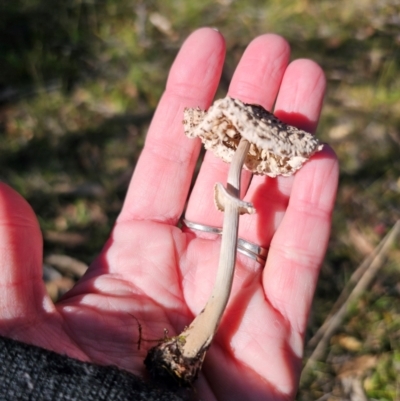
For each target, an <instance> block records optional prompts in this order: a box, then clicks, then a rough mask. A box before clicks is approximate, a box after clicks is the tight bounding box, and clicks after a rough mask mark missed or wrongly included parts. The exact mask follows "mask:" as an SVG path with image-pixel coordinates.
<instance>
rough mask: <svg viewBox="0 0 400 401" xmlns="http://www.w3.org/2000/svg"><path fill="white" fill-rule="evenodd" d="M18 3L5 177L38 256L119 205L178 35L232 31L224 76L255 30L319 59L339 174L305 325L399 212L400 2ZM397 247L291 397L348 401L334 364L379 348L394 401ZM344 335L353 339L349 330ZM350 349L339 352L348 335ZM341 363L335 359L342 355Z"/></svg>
mask: <svg viewBox="0 0 400 401" xmlns="http://www.w3.org/2000/svg"><path fill="white" fill-rule="evenodd" d="M56 3H57V7H56V6H55V5H54V2H49V1H47V0H18V1H14V2H8V3H7V4H6V3H4V4H3V5H1V6H0V8H2V9H0V12H1V15H2V19H1V20H0V34H1V37H2V38H3V40H2V41H1V43H0V52H1V54H2V57H3V61H2V74H1V77H0V104H1V108H0V149H1V158H0V179H1V180H3V181H5V182H8V183H9V184H10V185H11V186H13V187H14V188H16V189H17V190H18V191H19V192H20V193H21V194H22V195H23V196H24V197H25V198H26V199H28V201H29V202H30V203H31V204H32V206H33V207H34V209H35V211H36V212H37V213H38V216H39V219H40V224H41V227H42V229H43V232H44V237H45V254H50V253H59V254H68V255H71V256H74V257H76V258H78V259H80V260H83V261H85V262H87V263H89V262H90V261H91V260H92V259H93V257H94V256H95V255H96V253H97V252H98V251H99V249H100V247H101V245H102V243H103V242H104V240H105V239H106V238H107V235H108V233H109V232H110V229H111V227H112V224H113V222H114V220H115V217H116V215H117V213H118V210H119V209H120V207H121V204H122V201H123V197H124V194H125V191H126V187H127V184H128V181H129V177H130V174H131V172H132V169H133V168H134V165H135V161H136V160H137V157H138V155H139V153H140V150H141V147H142V145H143V142H144V138H145V134H146V130H147V127H148V124H149V122H150V120H151V116H152V113H153V112H154V109H155V107H156V105H157V102H158V99H159V97H160V95H161V93H162V90H163V87H164V84H165V80H166V76H167V71H168V69H169V67H170V65H171V63H172V60H173V59H174V56H175V55H176V52H177V51H178V49H179V46H180V44H181V43H182V41H183V40H184V39H185V37H186V36H187V35H188V34H189V33H190V32H191V31H193V30H194V29H195V28H197V27H200V26H204V25H207V26H214V27H218V29H219V30H220V31H221V32H222V33H223V34H224V36H225V37H226V39H227V49H228V55H227V60H226V65H225V67H224V73H223V79H222V81H221V87H220V92H221V94H222V93H223V92H225V91H226V88H227V85H228V83H229V80H230V77H231V75H232V73H233V71H234V68H235V65H236V63H237V61H238V59H239V58H240V55H241V54H242V52H243V50H244V48H245V46H246V45H247V43H248V42H249V41H250V40H251V39H252V38H253V37H254V36H256V35H259V34H262V33H264V32H276V33H279V34H281V35H283V36H284V37H285V38H286V39H287V40H288V41H289V42H290V44H291V46H292V50H293V58H295V57H309V58H312V59H314V60H316V61H317V62H319V63H320V64H321V65H322V67H323V68H324V70H325V72H326V75H327V78H328V91H327V97H326V101H325V107H324V110H323V115H322V119H321V123H320V126H319V130H318V132H319V135H320V136H321V137H322V139H323V140H324V141H326V142H329V143H330V144H331V145H332V146H333V147H334V149H335V150H336V152H337V154H338V157H339V159H340V165H341V177H340V188H339V192H338V201H337V206H336V211H335V215H334V221H333V231H332V236H331V241H330V246H329V249H328V253H327V257H326V259H325V262H324V265H323V269H322V273H321V279H320V282H319V286H318V289H317V294H316V298H315V302H314V308H313V313H312V318H311V320H310V324H309V330H308V335H309V336H311V335H312V334H313V333H314V332H315V331H316V329H317V328H318V327H319V326H320V325H321V324H322V322H323V320H324V318H325V316H326V314H327V313H328V312H329V311H330V308H331V307H332V305H333V303H334V302H335V300H336V299H337V297H338V295H339V293H340V291H341V289H342V288H343V286H344V285H345V283H346V282H347V281H348V279H349V277H350V275H351V273H352V272H353V271H354V270H355V268H356V267H357V265H358V264H359V263H360V262H361V261H362V260H363V258H364V257H365V256H366V255H367V254H368V253H369V252H370V251H371V249H373V248H374V247H375V246H376V245H377V244H378V242H379V241H380V239H381V238H382V237H383V236H384V235H385V234H386V233H387V232H388V230H389V229H390V228H391V227H392V226H393V224H394V223H395V222H396V221H397V220H398V219H399V218H400V207H399V201H398V199H399V194H400V179H399V177H400V159H399V157H398V155H399V147H400V117H399V115H400V21H399V17H398V15H399V12H400V5H399V3H398V1H396V0H382V1H380V2H376V1H373V0H362V1H359V2H346V1H343V0H339V1H336V2H332V1H328V0H322V1H312V0H284V1H278V0H270V1H267V2H266V1H258V0H252V1H244V0H238V1H233V0H219V1H208V0H202V1H200V0H192V1H190V2H189V1H183V0H175V1H161V0H152V1H149V2H144V1H139V0H136V1H134V0H120V1H113V0H102V1H99V0H97V1H92V2H88V1H83V0H73V1H72V0H69V1H64V2H61V1H57V2H56ZM399 265H400V249H399V246H398V245H395V246H393V247H392V249H391V250H390V252H389V253H388V255H387V263H386V264H385V266H384V267H383V269H382V270H381V271H380V274H379V276H377V277H376V279H375V280H374V283H373V286H372V287H371V288H370V289H369V291H368V292H367V293H365V294H364V295H363V296H362V298H361V299H360V300H358V301H357V302H356V304H355V305H352V307H351V310H349V313H348V316H347V319H346V321H345V322H344V323H343V325H342V326H341V327H340V330H339V332H338V333H337V336H335V337H333V338H332V341H331V344H330V347H329V349H328V350H327V353H326V355H325V359H324V360H323V361H321V362H319V364H318V365H317V367H316V368H315V369H314V371H313V374H312V375H311V377H310V378H308V380H307V381H306V382H305V384H304V385H303V386H302V387H301V388H300V389H299V393H298V400H315V399H318V398H319V397H321V396H323V395H325V396H326V397H328V398H325V399H328V400H336V399H343V398H341V397H343V394H342V389H341V386H340V379H339V377H338V372H337V370H335V366H336V365H337V364H338V363H339V364H340V363H344V362H345V361H348V360H352V359H354V358H357V357H359V356H362V355H367V356H368V355H369V356H371V355H372V356H374V357H376V358H377V362H376V364H375V365H374V367H372V368H370V369H367V370H366V371H365V372H363V377H362V384H363V388H364V391H365V392H366V394H367V396H368V397H369V398H370V399H374V400H395V399H398V398H399V394H400V383H399V381H398V379H397V377H398V376H399V370H400V367H399V366H400V364H399V360H400V355H399V351H398V350H399V349H400V302H399V295H400V285H399V284H398V283H399V282H400V270H399ZM343 338H345V339H346V338H347V339H352V340H351V341H350V340H348V341H344V340H343ZM352 341H353V344H357V342H358V343H359V344H362V346H361V347H353V348H352V347H350V346H349V344H350V343H352ZM338 361H339V362H338Z"/></svg>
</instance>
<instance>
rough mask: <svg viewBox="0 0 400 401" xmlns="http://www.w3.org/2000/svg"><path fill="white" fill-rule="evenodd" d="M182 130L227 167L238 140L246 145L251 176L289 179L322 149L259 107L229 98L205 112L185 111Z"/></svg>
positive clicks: (303, 133)
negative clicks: (200, 142) (248, 148)
mask: <svg viewBox="0 0 400 401" xmlns="http://www.w3.org/2000/svg"><path fill="white" fill-rule="evenodd" d="M183 125H184V130H185V134H186V135H187V136H188V137H189V138H196V137H199V138H200V139H201V141H202V142H203V144H204V147H205V148H206V149H208V150H212V151H213V152H214V154H215V155H216V156H217V157H219V158H221V159H222V160H223V161H225V162H227V163H230V162H231V160H232V157H233V154H234V153H235V151H236V148H237V146H238V144H239V142H240V140H241V138H245V139H247V140H248V141H249V142H250V144H251V145H250V150H249V153H248V155H247V157H246V161H245V164H244V166H245V168H246V169H248V170H250V171H251V172H253V173H255V174H262V175H268V176H270V177H276V176H277V175H283V176H290V175H292V174H293V173H294V172H295V171H297V170H298V169H299V168H301V166H302V165H303V164H304V163H305V162H306V161H307V160H308V159H309V158H310V157H311V156H312V155H313V154H314V153H315V152H318V151H319V150H321V149H322V148H323V144H321V143H320V142H319V141H318V139H317V138H315V137H314V136H313V135H312V134H310V133H308V132H306V131H303V130H300V129H298V128H296V127H293V126H291V125H288V124H285V123H284V122H282V121H280V120H279V119H278V118H277V117H275V116H274V115H273V114H272V113H270V112H269V111H267V110H265V109H264V108H263V107H262V106H259V105H253V104H246V103H243V102H241V101H240V100H238V99H233V98H231V97H229V96H227V97H225V98H224V99H219V100H216V101H215V102H214V104H213V105H212V106H211V107H210V108H209V109H208V111H207V112H206V111H204V110H201V109H200V108H186V109H185V111H184V121H183Z"/></svg>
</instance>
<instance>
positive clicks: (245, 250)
mask: <svg viewBox="0 0 400 401" xmlns="http://www.w3.org/2000/svg"><path fill="white" fill-rule="evenodd" d="M182 223H183V224H184V225H185V226H186V227H187V228H190V229H191V230H197V231H203V232H205V233H212V234H218V235H221V234H222V228H220V227H214V226H206V225H205V224H200V223H194V222H192V221H189V220H186V219H182ZM237 250H238V252H240V253H241V254H243V255H246V256H248V257H249V258H251V259H253V260H256V261H257V262H259V263H261V264H264V263H265V261H266V260H267V255H268V249H266V248H263V247H262V246H260V245H257V244H254V243H253V242H250V241H246V240H244V239H242V238H238V242H237Z"/></svg>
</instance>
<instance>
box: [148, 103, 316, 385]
mask: <svg viewBox="0 0 400 401" xmlns="http://www.w3.org/2000/svg"><path fill="white" fill-rule="evenodd" d="M183 124H184V129H185V134H186V135H187V136H188V137H190V138H196V137H199V138H200V139H201V141H202V142H203V144H204V147H205V148H206V149H209V150H211V151H213V152H214V154H215V155H216V156H218V157H220V158H221V159H222V160H224V161H225V162H227V163H231V165H230V169H229V173H228V180H227V186H226V188H225V187H224V186H223V185H222V184H221V183H217V184H216V185H215V199H214V200H215V205H216V207H217V209H218V210H220V211H223V212H225V214H224V221H223V229H222V239H221V253H220V260H219V265H218V270H217V277H216V282H215V284H214V288H213V290H212V293H211V296H210V298H209V299H208V302H207V304H206V306H205V307H204V309H203V310H202V311H201V312H200V313H199V314H198V315H197V317H196V318H195V319H194V320H193V322H192V323H191V324H190V325H189V326H188V327H186V328H185V329H184V330H183V332H182V333H181V334H179V335H178V336H175V337H172V338H165V339H164V340H163V341H162V342H160V343H159V344H158V345H157V346H155V347H153V348H151V349H150V350H149V352H148V354H147V356H146V359H145V365H146V366H147V368H148V370H149V372H150V373H151V374H152V375H153V376H154V377H155V378H158V379H161V380H164V381H165V380H167V381H168V380H170V379H171V377H172V379H173V380H174V381H175V382H176V383H178V384H179V385H180V386H183V387H188V386H191V384H192V383H193V382H194V380H195V379H196V378H197V376H198V373H199V371H200V369H201V366H202V363H203V360H204V357H205V354H206V351H207V350H208V348H209V347H210V344H211V341H212V339H213V337H214V334H215V332H216V331H217V328H218V325H219V322H220V320H221V317H222V314H223V312H224V310H225V307H226V305H227V303H228V300H229V295H230V292H231V288H232V282H233V276H234V269H235V263H236V248H237V241H238V225H239V215H240V214H244V213H249V214H252V213H255V209H254V207H253V205H252V204H251V203H249V202H244V201H243V200H241V199H240V198H239V196H240V176H241V171H242V168H243V166H244V167H245V168H246V169H248V170H250V171H251V172H253V173H254V174H262V175H268V176H270V177H276V176H278V175H283V176H290V175H292V174H293V173H294V172H295V171H297V170H298V169H299V168H301V167H302V165H303V164H304V163H305V162H306V161H307V160H308V159H309V158H310V157H311V156H312V155H313V154H314V153H315V152H317V151H319V150H321V149H322V147H323V145H322V144H320V142H319V141H318V139H316V138H315V137H314V136H313V135H311V134H309V133H308V132H305V131H302V130H299V129H297V128H295V127H293V126H290V125H287V124H285V123H283V122H282V121H280V120H279V119H278V118H277V117H275V116H274V115H273V114H272V113H270V112H268V111H267V110H265V109H264V108H263V107H261V106H258V105H252V104H246V103H243V102H241V101H240V100H238V99H233V98H231V97H226V98H224V99H220V100H217V101H215V102H214V104H213V105H212V106H211V107H210V108H209V110H208V111H207V112H205V111H203V110H201V109H200V108H196V109H193V108H187V109H185V111H184V121H183Z"/></svg>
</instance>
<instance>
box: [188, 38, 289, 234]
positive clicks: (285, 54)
mask: <svg viewBox="0 0 400 401" xmlns="http://www.w3.org/2000/svg"><path fill="white" fill-rule="evenodd" d="M289 56H290V48H289V45H288V43H287V42H286V41H285V40H284V39H283V38H282V37H280V36H278V35H273V34H266V35H262V36H259V37H258V38H256V39H254V40H253V41H252V42H251V43H250V44H249V46H248V47H247V49H246V51H245V52H244V54H243V56H242V58H241V60H240V62H239V64H238V66H237V68H236V71H235V73H234V75H233V77H232V81H231V84H230V86H229V93H228V94H229V96H231V97H233V98H237V99H240V100H242V101H243V102H245V103H252V104H259V105H261V106H263V107H264V108H266V109H267V110H271V109H272V106H273V104H274V101H275V98H276V96H277V93H278V90H279V86H280V83H281V81H282V77H283V75H284V72H285V69H286V67H287V64H288V61H289ZM228 170H229V164H227V163H224V162H223V161H221V160H219V159H217V158H216V157H215V156H214V154H213V153H212V152H209V151H208V152H206V155H205V157H204V161H203V163H202V166H201V169H200V172H199V175H198V177H197V180H196V183H195V185H194V187H193V191H192V193H191V195H190V198H189V202H188V206H187V210H186V214H185V217H186V219H187V220H189V221H193V222H197V223H201V224H205V225H211V226H217V227H221V225H222V220H223V213H221V212H219V211H217V210H216V208H215V206H214V184H215V183H216V182H222V183H223V184H225V183H226V179H227V176H228ZM250 180H251V174H250V173H249V172H248V171H245V170H244V171H243V174H242V196H243V193H245V191H246V189H247V187H248V185H249V182H250Z"/></svg>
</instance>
